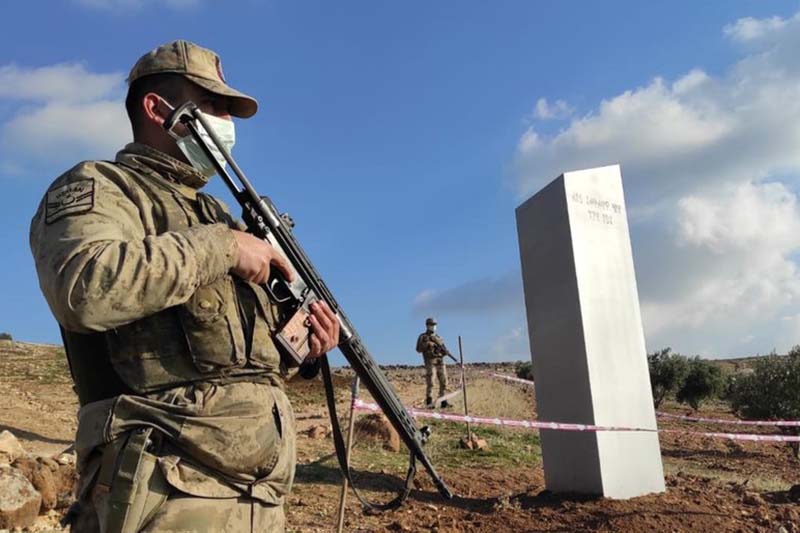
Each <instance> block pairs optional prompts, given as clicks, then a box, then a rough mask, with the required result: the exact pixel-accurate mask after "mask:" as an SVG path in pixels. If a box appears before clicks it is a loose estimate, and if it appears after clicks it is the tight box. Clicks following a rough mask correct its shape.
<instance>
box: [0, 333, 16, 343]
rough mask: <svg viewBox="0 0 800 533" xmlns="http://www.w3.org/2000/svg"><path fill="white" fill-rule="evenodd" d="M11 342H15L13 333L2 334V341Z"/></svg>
mask: <svg viewBox="0 0 800 533" xmlns="http://www.w3.org/2000/svg"><path fill="white" fill-rule="evenodd" d="M11 340H14V339H12V338H11V333H6V332H5V331H4V332H3V333H0V341H11Z"/></svg>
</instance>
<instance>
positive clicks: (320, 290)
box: [164, 102, 452, 508]
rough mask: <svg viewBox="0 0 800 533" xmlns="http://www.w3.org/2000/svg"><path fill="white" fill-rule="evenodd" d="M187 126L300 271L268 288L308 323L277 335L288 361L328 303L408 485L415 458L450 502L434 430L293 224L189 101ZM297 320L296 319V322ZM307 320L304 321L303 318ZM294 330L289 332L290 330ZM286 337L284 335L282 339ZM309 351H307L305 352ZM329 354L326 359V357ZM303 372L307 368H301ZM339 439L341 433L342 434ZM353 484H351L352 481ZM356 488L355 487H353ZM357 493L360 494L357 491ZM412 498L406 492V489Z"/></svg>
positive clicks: (174, 119) (246, 211)
mask: <svg viewBox="0 0 800 533" xmlns="http://www.w3.org/2000/svg"><path fill="white" fill-rule="evenodd" d="M198 122H199V123H200V124H201V125H202V126H203V129H205V131H206V132H207V133H208V136H209V137H210V139H211V140H212V141H213V143H214V144H215V145H216V148H217V149H218V150H219V152H220V153H222V154H223V156H224V157H225V160H226V161H227V163H228V164H229V165H230V167H231V169H232V170H233V172H234V174H235V175H236V176H237V177H238V178H239V182H240V185H241V186H240V185H239V184H237V183H236V182H235V181H234V180H233V178H232V177H231V175H230V174H229V173H228V171H227V169H225V168H224V166H223V165H221V164H220V163H219V162H218V161H217V159H216V158H215V157H214V155H213V152H212V151H211V148H210V147H209V146H208V144H207V141H206V139H204V138H203V136H202V135H201V134H200V132H199V130H198V128H197V123H198ZM179 123H180V124H183V125H184V126H185V127H186V128H187V129H188V130H189V132H190V134H191V135H192V136H193V137H194V139H195V140H196V141H197V142H198V143H199V145H200V146H201V148H202V149H203V151H204V152H205V154H206V156H207V157H208V158H209V160H210V161H211V162H212V163H213V164H214V166H215V168H216V170H217V173H218V174H219V175H220V177H221V178H222V179H223V180H224V181H225V184H226V185H227V186H228V188H229V189H230V190H231V193H232V194H233V196H234V198H235V199H236V200H237V202H238V203H239V204H240V205H241V207H242V210H243V219H244V221H245V223H246V224H247V226H248V230H249V231H250V232H251V233H253V234H254V235H256V236H257V237H259V238H262V239H264V240H266V241H268V242H269V243H270V244H271V245H272V246H273V247H274V248H275V249H276V250H278V251H279V252H281V253H282V254H283V255H284V257H285V258H286V259H287V261H288V262H289V264H291V265H292V267H293V268H294V270H295V272H296V274H297V275H296V276H295V279H294V280H293V281H292V282H288V281H287V280H286V279H284V278H283V276H282V275H281V274H280V273H279V272H278V269H272V272H271V274H270V279H269V281H268V282H267V284H266V286H265V289H266V290H267V292H268V293H269V295H270V297H271V298H272V300H273V302H275V303H276V304H279V307H280V308H281V311H282V313H284V312H285V314H287V315H288V316H289V318H288V321H287V322H288V323H290V324H291V323H294V324H295V326H296V324H297V323H300V324H303V328H304V332H299V331H298V330H297V328H296V327H295V328H294V329H291V331H289V332H288V333H286V334H284V332H285V331H286V329H284V330H282V331H281V332H280V333H279V334H278V335H277V336H276V337H278V338H277V339H276V340H278V344H279V346H280V348H281V352H282V355H283V357H284V362H285V363H287V364H288V365H290V366H296V365H303V363H304V355H303V353H302V350H300V349H298V348H299V347H300V346H302V345H304V340H305V339H307V335H308V328H307V325H305V319H304V318H305V316H307V314H308V313H309V312H310V311H309V306H310V305H311V303H313V302H315V301H318V300H324V301H325V302H327V304H328V305H329V306H330V308H331V309H332V310H333V312H334V313H336V314H337V317H338V319H339V324H340V332H341V333H340V338H339V345H338V348H339V350H340V351H341V352H342V354H343V355H344V357H345V359H347V361H348V363H350V366H351V367H352V368H353V370H354V371H355V372H356V374H357V375H358V376H359V378H361V382H362V383H363V384H364V386H366V387H367V389H368V390H369V392H370V393H371V394H372V397H373V398H374V399H375V401H376V402H377V404H378V405H379V406H380V407H381V409H382V410H383V412H384V414H385V415H386V417H387V419H388V420H389V422H390V423H391V424H392V426H394V428H395V429H396V430H397V432H398V434H399V435H400V438H401V439H402V440H403V442H404V443H405V445H406V446H407V447H408V449H409V451H410V454H411V465H410V468H409V479H408V480H407V487H408V486H410V478H411V477H413V470H414V460H415V459H416V460H418V461H419V462H420V463H422V465H423V466H424V467H425V469H426V470H427V472H428V474H429V475H430V477H431V479H432V480H433V482H434V484H435V485H436V488H437V489H438V491H439V493H440V494H441V495H442V496H443V497H444V498H446V499H450V498H452V493H451V492H450V489H449V488H448V487H447V485H446V484H445V482H444V480H443V479H442V478H441V476H439V474H438V473H437V472H436V470H435V468H434V466H433V464H432V463H431V461H430V459H429V458H428V456H427V455H426V453H425V450H424V449H423V446H424V444H425V441H426V440H427V436H428V435H429V432H428V430H427V427H423V428H418V427H417V425H416V423H415V422H414V419H413V418H411V416H410V415H409V413H408V411H407V410H406V408H405V407H404V406H403V404H402V403H401V401H400V399H399V397H398V396H397V393H396V392H395V391H394V389H393V387H392V386H391V384H390V383H389V381H388V380H387V379H386V376H385V375H384V373H383V372H382V371H381V369H380V368H379V367H378V365H377V363H376V362H375V360H374V359H373V358H372V356H371V355H370V353H369V351H368V350H367V348H366V347H365V346H364V343H363V342H362V341H361V338H360V337H359V335H358V333H357V332H356V330H355V327H354V326H353V324H352V323H351V322H350V320H349V319H348V318H347V315H346V314H345V313H344V311H343V310H342V309H341V307H340V306H339V304H338V302H337V301H336V299H335V298H334V297H333V294H332V293H331V291H330V290H329V289H328V287H327V285H326V284H325V282H324V281H323V279H322V277H321V276H320V275H319V273H318V272H317V270H316V269H315V268H314V266H313V264H312V263H311V261H310V260H309V258H308V256H307V255H306V253H305V252H304V251H303V249H302V247H301V246H300V243H299V242H298V241H297V239H296V238H295V237H294V234H293V233H292V229H291V228H292V226H293V222H291V219H290V218H289V217H288V216H287V215H280V214H279V211H278V210H277V209H276V207H275V205H274V204H273V203H272V201H271V200H270V199H269V198H267V197H262V196H260V195H259V194H258V193H257V192H256V191H255V189H254V188H253V186H252V184H251V183H250V181H249V180H248V179H247V177H246V176H245V174H244V172H242V170H241V168H239V166H238V165H237V164H236V161H234V159H233V158H232V157H231V155H230V153H228V151H227V150H226V149H225V147H224V146H223V145H222V143H221V142H220V141H219V139H218V138H217V137H216V134H215V133H214V131H213V129H212V128H211V127H210V126H209V124H208V122H207V121H206V120H205V118H204V117H203V114H202V112H200V110H199V109H198V108H197V106H196V105H195V104H193V103H192V102H187V103H185V104H183V105H182V106H180V107H179V108H177V109H176V110H175V111H174V112H173V113H172V114H171V115H170V116H169V117H167V120H166V121H165V123H164V128H165V129H167V130H171V129H172V128H174V127H175V126H176V125H177V124H179ZM293 319H294V320H293ZM300 319H302V320H300ZM287 329H290V328H287ZM282 334H283V335H282ZM306 353H307V352H306ZM324 357H325V356H323V358H324ZM322 365H323V371H324V372H323V373H324V374H327V373H329V371H328V369H327V360H324V361H323V362H322ZM301 371H302V366H301ZM329 382H330V379H329V375H328V376H327V379H326V386H328V385H329V384H330V383H329ZM327 392H328V393H329V394H328V397H329V402H328V404H329V410H330V411H331V419H332V423H333V424H334V428H335V429H338V420H336V419H335V406H334V405H333V404H332V401H331V400H332V391H327ZM339 436H340V435H339ZM340 440H341V439H334V442H335V443H336V445H337V455H338V456H339V462H340V466H341V468H342V471H343V474H344V475H345V476H347V477H348V478H349V465H348V464H347V459H346V458H343V457H344V454H343V451H342V453H339V452H340V450H339V441H340ZM351 485H352V483H351ZM353 488H354V490H355V487H353ZM356 494H357V495H358V493H357V492H356ZM406 495H407V491H406ZM359 498H360V499H361V500H362V502H364V503H365V505H367V504H368V502H366V501H365V500H364V499H363V498H361V496H360V495H359ZM402 499H403V498H398V500H399V501H398V502H397V504H398V505H399V503H402ZM374 507H377V508H391V507H386V506H383V507H381V506H374Z"/></svg>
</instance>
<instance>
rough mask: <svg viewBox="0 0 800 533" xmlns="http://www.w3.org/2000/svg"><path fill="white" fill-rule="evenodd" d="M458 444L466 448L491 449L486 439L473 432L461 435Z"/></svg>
mask: <svg viewBox="0 0 800 533" xmlns="http://www.w3.org/2000/svg"><path fill="white" fill-rule="evenodd" d="M458 445H459V446H461V447H462V448H464V449H465V450H486V451H488V450H489V443H488V442H486V440H485V439H481V438H478V436H477V435H475V433H471V434H470V436H469V437H466V436H464V437H461V440H460V441H459V443H458Z"/></svg>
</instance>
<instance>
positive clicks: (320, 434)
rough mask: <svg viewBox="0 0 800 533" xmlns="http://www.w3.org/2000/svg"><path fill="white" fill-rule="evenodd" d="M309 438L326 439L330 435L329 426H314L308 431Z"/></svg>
mask: <svg viewBox="0 0 800 533" xmlns="http://www.w3.org/2000/svg"><path fill="white" fill-rule="evenodd" d="M306 435H308V438H309V439H324V438H327V437H328V428H326V427H325V426H322V425H319V426H312V427H310V428H308V431H307V432H306Z"/></svg>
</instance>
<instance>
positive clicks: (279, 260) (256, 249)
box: [232, 230, 294, 284]
mask: <svg viewBox="0 0 800 533" xmlns="http://www.w3.org/2000/svg"><path fill="white" fill-rule="evenodd" d="M233 236H234V238H235V239H236V244H237V245H238V246H239V258H238V260H237V261H236V266H234V267H233V269H232V272H233V273H234V274H236V275H237V276H239V277H240V278H242V279H245V280H247V281H250V282H252V283H258V284H262V283H266V282H267V280H268V279H269V272H270V268H271V267H272V266H273V265H274V266H275V267H277V268H278V270H280V271H281V272H282V273H283V275H284V277H285V278H286V279H287V280H288V281H292V280H293V279H294V272H293V271H292V268H291V266H289V264H288V263H287V262H286V260H285V259H284V258H283V256H281V255H280V253H279V252H278V251H277V250H275V248H273V247H272V246H270V245H269V243H268V242H266V241H263V240H262V239H259V238H258V237H255V236H253V235H251V234H249V233H246V232H244V231H238V230H233Z"/></svg>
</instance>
